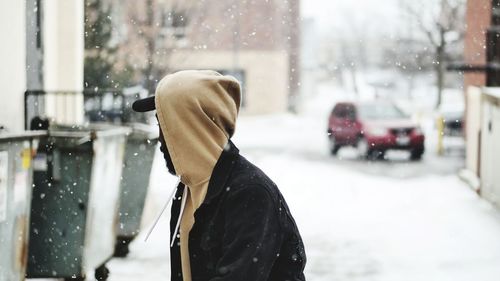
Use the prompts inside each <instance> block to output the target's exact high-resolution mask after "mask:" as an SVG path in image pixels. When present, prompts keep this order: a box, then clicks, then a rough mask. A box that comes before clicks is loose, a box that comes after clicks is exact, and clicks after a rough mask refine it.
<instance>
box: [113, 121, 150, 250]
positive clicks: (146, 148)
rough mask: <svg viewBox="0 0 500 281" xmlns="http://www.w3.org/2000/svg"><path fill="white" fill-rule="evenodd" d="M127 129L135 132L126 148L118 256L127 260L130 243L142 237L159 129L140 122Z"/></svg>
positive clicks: (117, 242) (130, 135)
mask: <svg viewBox="0 0 500 281" xmlns="http://www.w3.org/2000/svg"><path fill="white" fill-rule="evenodd" d="M127 126H129V127H130V128H132V132H131V133H130V134H128V136H127V144H126V146H125V160H124V164H123V172H122V180H121V188H120V190H121V196H120V207H119V225H118V231H117V234H118V237H117V241H116V246H115V254H114V256H115V257H125V256H126V255H127V254H128V252H129V250H128V245H129V243H130V242H131V241H132V240H133V239H134V238H135V237H136V236H137V234H139V230H140V228H141V218H142V212H143V209H144V203H145V200H146V195H147V191H148V187H149V177H150V173H151V167H152V165H153V158H154V154H155V151H156V145H157V143H158V129H157V128H154V127H153V128H152V127H151V126H148V125H145V124H140V123H132V124H127Z"/></svg>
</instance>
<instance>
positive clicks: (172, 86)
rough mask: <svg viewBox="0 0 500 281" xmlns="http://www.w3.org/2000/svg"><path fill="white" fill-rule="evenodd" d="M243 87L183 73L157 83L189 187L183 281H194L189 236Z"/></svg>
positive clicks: (210, 75)
mask: <svg viewBox="0 0 500 281" xmlns="http://www.w3.org/2000/svg"><path fill="white" fill-rule="evenodd" d="M240 99H241V93H240V85H239V83H238V81H237V80H236V79H235V78H233V77H231V76H224V75H221V74H219V73H217V72H215V71H210V70H188V71H180V72H176V73H174V74H170V75H167V76H165V77H164V78H163V79H162V80H161V81H160V82H159V84H158V86H157V88H156V93H155V105H156V111H157V115H158V121H159V124H160V128H161V130H162V133H163V137H164V139H165V144H166V146H167V149H168V151H169V153H170V156H171V158H172V163H173V164H174V168H175V171H176V173H177V175H178V176H179V177H180V179H181V182H182V183H183V184H184V185H186V187H187V190H186V193H185V194H186V201H185V206H184V210H183V212H181V216H182V217H181V218H180V228H179V234H180V252H181V265H182V275H183V279H184V281H191V265H190V259H189V245H188V241H189V232H190V231H191V228H192V227H193V224H194V223H195V221H194V212H195V211H196V210H197V209H198V208H199V207H200V205H201V204H202V203H203V200H204V199H205V195H206V194H207V188H208V183H209V180H210V176H211V174H212V171H213V169H214V166H215V164H216V162H217V160H218V159H219V157H220V155H221V153H222V151H223V149H224V146H225V145H226V144H227V142H228V139H229V138H231V136H232V135H233V133H234V129H235V124H236V117H237V115H238V111H239V106H240Z"/></svg>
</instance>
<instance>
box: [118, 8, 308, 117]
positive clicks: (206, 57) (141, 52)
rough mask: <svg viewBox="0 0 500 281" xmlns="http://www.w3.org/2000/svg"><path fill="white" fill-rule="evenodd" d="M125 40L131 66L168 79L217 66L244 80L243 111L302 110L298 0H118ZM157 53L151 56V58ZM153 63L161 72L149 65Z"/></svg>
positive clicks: (119, 22) (121, 39) (119, 39)
mask: <svg viewBox="0 0 500 281" xmlns="http://www.w3.org/2000/svg"><path fill="white" fill-rule="evenodd" d="M109 1H110V3H113V9H114V11H115V12H114V14H115V15H116V18H117V20H116V21H115V22H116V32H117V34H118V37H119V38H118V39H117V40H118V41H121V42H126V44H124V48H123V50H124V51H123V52H124V53H125V54H127V60H128V61H129V64H131V65H133V66H134V67H137V68H140V69H146V76H148V75H149V76H153V77H157V78H161V76H163V75H165V74H167V73H169V72H172V71H177V70H183V69H215V70H218V71H220V72H221V73H224V74H231V75H234V76H236V77H237V78H238V79H239V80H240V81H241V82H242V85H243V100H242V112H243V113H247V114H261V113H271V112H280V111H285V110H287V109H293V108H294V107H295V102H296V97H297V96H298V93H299V87H300V83H299V79H300V66H299V52H300V43H299V40H300V24H299V21H300V19H299V9H300V7H299V5H300V3H299V1H298V0H285V1H278V0H269V1H234V0H222V1H216V2H214V1H162V0H148V1H141V2H136V1H116V0H109ZM148 53H149V54H151V55H150V56H149V60H151V61H148V58H146V57H144V56H145V55H146V56H147V54H148ZM148 64H153V65H155V67H154V68H155V69H151V70H148V69H147V68H148Z"/></svg>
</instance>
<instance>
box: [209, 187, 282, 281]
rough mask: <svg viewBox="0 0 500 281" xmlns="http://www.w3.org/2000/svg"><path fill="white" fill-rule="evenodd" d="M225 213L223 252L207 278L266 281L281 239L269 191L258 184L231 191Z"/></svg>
mask: <svg viewBox="0 0 500 281" xmlns="http://www.w3.org/2000/svg"><path fill="white" fill-rule="evenodd" d="M225 213H226V215H225V231H224V237H223V247H222V250H223V252H222V256H221V258H220V260H218V261H217V263H216V273H217V277H215V278H213V279H211V281H223V280H228V281H229V280H231V281H234V280H242V281H245V280H248V281H259V280H268V279H269V275H270V271H271V268H272V267H273V264H274V262H275V261H276V259H277V258H278V256H279V250H280V246H281V243H282V239H283V238H282V235H281V233H280V223H279V217H278V210H277V208H276V206H275V204H274V202H273V199H272V197H271V194H270V193H269V191H267V189H266V188H265V187H262V186H258V185H252V186H246V187H244V188H242V189H238V190H235V191H234V192H231V194H229V196H228V198H227V204H226V207H225Z"/></svg>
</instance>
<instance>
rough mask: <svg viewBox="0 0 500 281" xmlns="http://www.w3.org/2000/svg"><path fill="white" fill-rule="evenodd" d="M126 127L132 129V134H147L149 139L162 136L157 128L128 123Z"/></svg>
mask: <svg viewBox="0 0 500 281" xmlns="http://www.w3.org/2000/svg"><path fill="white" fill-rule="evenodd" d="M126 126H128V127H130V128H131V129H132V133H141V134H145V135H146V137H147V138H148V139H157V138H158V137H159V136H160V130H159V129H158V127H157V126H154V125H147V124H144V123H127V124H126Z"/></svg>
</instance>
